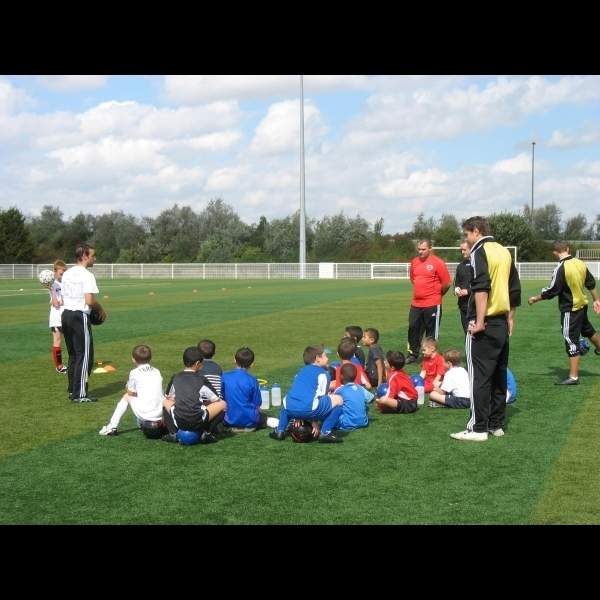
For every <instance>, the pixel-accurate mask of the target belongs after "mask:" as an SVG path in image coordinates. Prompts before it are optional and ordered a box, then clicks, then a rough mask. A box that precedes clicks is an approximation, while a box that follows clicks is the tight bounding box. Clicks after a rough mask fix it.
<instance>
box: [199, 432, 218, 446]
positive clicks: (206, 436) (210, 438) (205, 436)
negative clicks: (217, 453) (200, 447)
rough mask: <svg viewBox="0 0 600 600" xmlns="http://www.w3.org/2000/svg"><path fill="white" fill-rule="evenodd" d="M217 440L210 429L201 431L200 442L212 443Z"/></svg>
mask: <svg viewBox="0 0 600 600" xmlns="http://www.w3.org/2000/svg"><path fill="white" fill-rule="evenodd" d="M217 441H218V440H217V438H216V437H215V436H214V435H213V434H212V433H211V432H210V431H203V432H202V435H201V436H200V443H201V444H214V443H215V442H217Z"/></svg>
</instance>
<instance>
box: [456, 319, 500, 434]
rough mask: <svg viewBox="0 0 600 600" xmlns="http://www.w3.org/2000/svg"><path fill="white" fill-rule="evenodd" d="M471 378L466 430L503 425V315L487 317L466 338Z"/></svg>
mask: <svg viewBox="0 0 600 600" xmlns="http://www.w3.org/2000/svg"><path fill="white" fill-rule="evenodd" d="M465 349H466V354H467V367H468V370H469V379H470V380H471V417H470V419H469V422H468V423H467V429H469V430H472V431H476V432H477V433H483V432H487V431H488V430H491V429H498V428H500V427H503V426H504V418H505V415H506V368H507V366H508V321H507V318H506V315H500V316H497V317H486V328H485V330H484V331H482V332H480V333H476V334H475V335H471V334H468V335H467V339H466V341H465Z"/></svg>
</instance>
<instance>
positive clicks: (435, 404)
mask: <svg viewBox="0 0 600 600" xmlns="http://www.w3.org/2000/svg"><path fill="white" fill-rule="evenodd" d="M429 408H444V405H443V404H438V403H437V402H434V401H433V400H430V401H429Z"/></svg>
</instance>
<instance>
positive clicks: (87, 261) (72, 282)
mask: <svg viewBox="0 0 600 600" xmlns="http://www.w3.org/2000/svg"><path fill="white" fill-rule="evenodd" d="M75 260H76V263H77V264H76V265H75V266H74V267H71V268H70V269H67V271H66V272H65V274H64V275H63V279H62V290H63V299H64V310H63V313H62V329H63V334H64V336H65V343H66V346H67V350H68V352H69V365H68V374H69V399H71V400H73V402H95V401H96V398H90V397H89V396H88V393H87V380H88V377H89V376H90V373H91V372H92V366H93V364H94V340H93V339H92V327H91V323H90V312H91V309H92V308H93V309H94V310H95V311H97V312H98V313H99V315H100V319H101V320H104V319H105V318H106V313H105V312H104V309H103V308H102V306H100V304H99V302H98V301H97V300H96V299H95V297H94V294H97V293H98V286H97V285H96V278H95V277H94V275H93V274H92V273H90V271H88V268H89V267H92V266H93V265H94V262H95V261H96V250H95V249H94V248H93V247H92V246H89V245H87V244H78V246H77V247H76V248H75Z"/></svg>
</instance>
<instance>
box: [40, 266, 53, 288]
mask: <svg viewBox="0 0 600 600" xmlns="http://www.w3.org/2000/svg"><path fill="white" fill-rule="evenodd" d="M38 279H39V280H40V283H41V284H42V285H43V286H44V287H50V286H51V285H52V284H53V283H54V272H53V271H51V270H50V269H44V270H43V271H41V272H40V274H39V275H38Z"/></svg>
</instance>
